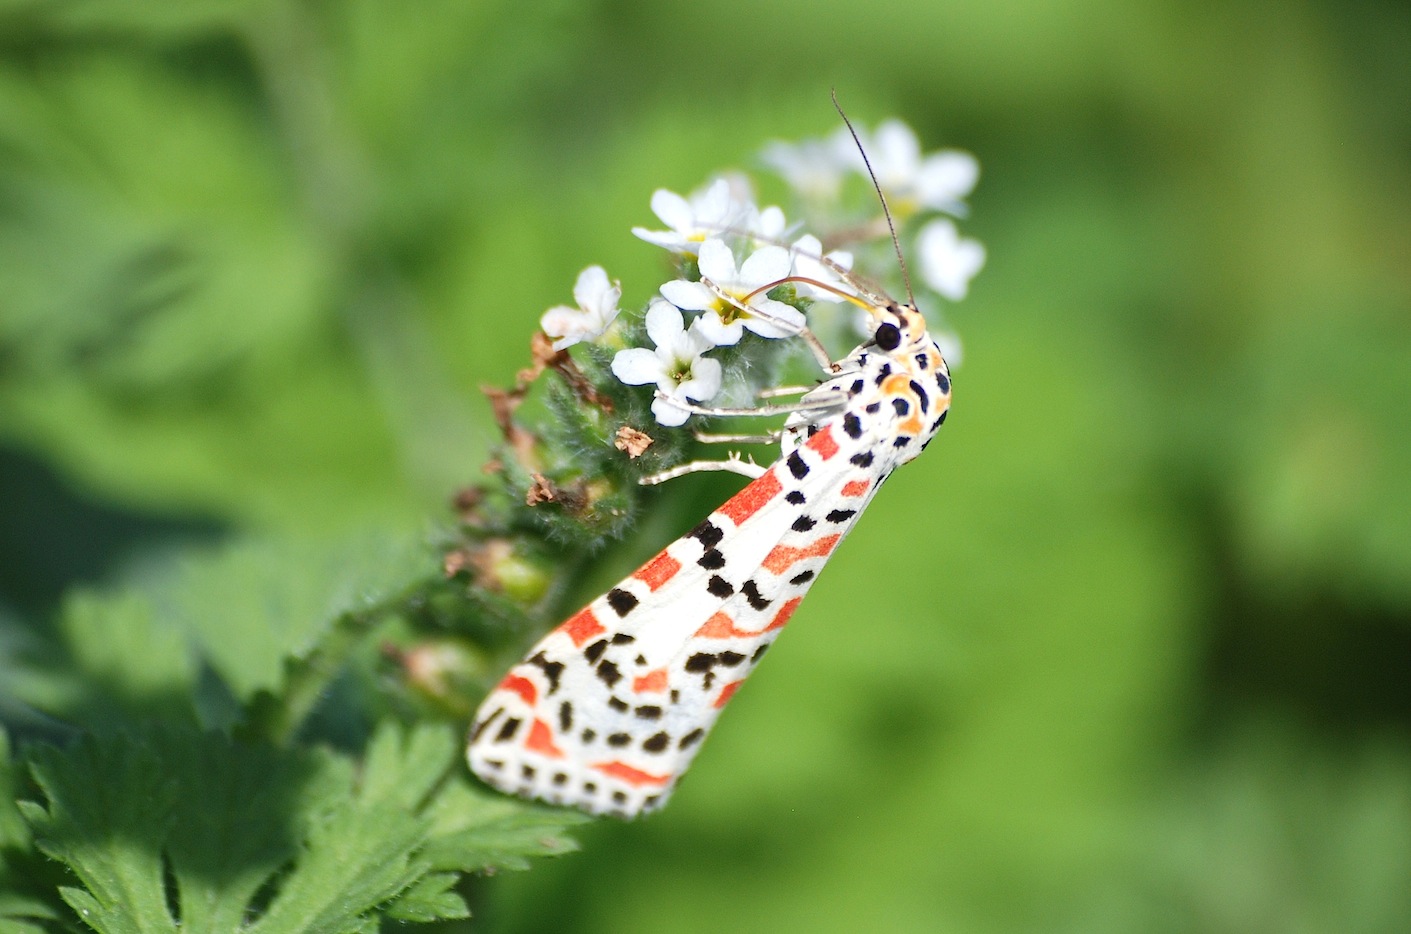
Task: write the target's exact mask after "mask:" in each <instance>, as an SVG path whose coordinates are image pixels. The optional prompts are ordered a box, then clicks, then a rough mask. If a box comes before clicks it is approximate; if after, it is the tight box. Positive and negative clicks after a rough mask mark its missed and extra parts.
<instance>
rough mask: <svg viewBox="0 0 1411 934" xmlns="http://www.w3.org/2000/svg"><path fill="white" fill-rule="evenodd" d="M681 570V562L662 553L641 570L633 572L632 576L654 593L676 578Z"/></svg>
mask: <svg viewBox="0 0 1411 934" xmlns="http://www.w3.org/2000/svg"><path fill="white" fill-rule="evenodd" d="M679 570H681V562H680V561H677V560H676V559H675V558H673V557H671V555H669V554H667V553H666V552H664V551H663V552H662V553H661V554H659V555H657V556H656V557H655V558H653V559H652V560H650V561H648V562H647V563H646V564H644V565H642V566H641V567H640V568H638V569H637V570H635V571H633V572H632V576H633V577H635V578H637V580H639V581H642V582H643V583H645V584H646V585H647V586H648V587H649V588H651V590H652V591H653V592H655V591H656V590H657V589H659V588H660V587H661V585H662V584H665V583H666V582H667V581H669V580H671V578H673V577H675V576H676V572H677V571H679Z"/></svg>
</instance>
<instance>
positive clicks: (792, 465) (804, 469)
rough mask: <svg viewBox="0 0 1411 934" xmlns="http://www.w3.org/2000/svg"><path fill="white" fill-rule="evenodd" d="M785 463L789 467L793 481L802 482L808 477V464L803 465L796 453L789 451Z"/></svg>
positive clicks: (801, 459) (802, 460)
mask: <svg viewBox="0 0 1411 934" xmlns="http://www.w3.org/2000/svg"><path fill="white" fill-rule="evenodd" d="M785 463H787V464H788V465H789V473H791V474H793V475H794V478H795V479H797V480H802V479H803V478H804V477H806V476H807V475H808V464H805V463H804V459H803V458H802V457H800V456H799V452H798V451H790V452H789V457H788V459H787V460H786V461H785Z"/></svg>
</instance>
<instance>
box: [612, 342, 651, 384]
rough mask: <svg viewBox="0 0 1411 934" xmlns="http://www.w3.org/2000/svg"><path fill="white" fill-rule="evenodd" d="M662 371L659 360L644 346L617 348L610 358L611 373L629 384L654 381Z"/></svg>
mask: <svg viewBox="0 0 1411 934" xmlns="http://www.w3.org/2000/svg"><path fill="white" fill-rule="evenodd" d="M662 371H663V367H662V365H661V360H660V359H659V358H658V357H657V355H656V354H655V353H654V352H653V351H650V350H647V349H646V348H645V347H629V348H628V349H626V350H619V351H618V352H617V355H616V356H615V357H613V358H612V375H613V376H616V377H617V378H618V379H620V380H621V381H622V382H624V383H626V384H627V385H629V386H641V385H643V384H644V383H655V382H656V381H657V379H658V378H659V377H660V376H661V374H662Z"/></svg>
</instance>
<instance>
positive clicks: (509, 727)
mask: <svg viewBox="0 0 1411 934" xmlns="http://www.w3.org/2000/svg"><path fill="white" fill-rule="evenodd" d="M523 722H524V721H523V720H521V719H519V718H518V717H510V718H509V719H508V720H506V721H505V722H504V723H503V724H501V725H500V732H498V733H496V734H495V742H497V743H503V742H504V741H505V740H508V739H512V738H514V734H515V731H516V730H518V729H519V725H520V724H521V723H523Z"/></svg>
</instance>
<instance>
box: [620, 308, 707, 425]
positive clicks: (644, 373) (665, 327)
mask: <svg viewBox="0 0 1411 934" xmlns="http://www.w3.org/2000/svg"><path fill="white" fill-rule="evenodd" d="M699 323H700V322H699V321H695V322H692V325H691V327H690V328H689V329H688V328H686V327H685V324H684V321H683V319H682V317H681V312H680V311H679V310H677V309H676V307H675V306H673V305H672V304H671V303H670V302H667V301H663V300H662V299H659V298H654V299H652V302H651V305H650V306H648V308H647V335H648V336H649V337H651V339H652V343H654V344H656V349H655V350H647V349H646V348H645V347H632V348H630V349H628V350H619V351H618V352H617V356H615V357H613V358H612V373H613V375H614V376H616V377H617V378H618V379H620V380H622V381H623V382H624V383H627V384H629V385H632V386H640V385H643V384H645V383H656V384H657V389H659V390H661V392H662V393H663V394H664V395H666V396H669V397H670V398H672V399H678V400H686V399H694V400H696V401H697V402H703V401H705V400H707V399H709V398H711V397H712V396H714V395H715V394H716V393H717V392H719V391H720V362H719V361H718V360H711V359H709V358H707V357H703V356H701V355H702V354H704V353H705V352H706V351H707V350H710V349H711V348H712V347H714V346H715V345H714V344H712V343H711V342H710V340H709V339H707V338H706V337H705V336H704V335H702V334H701V333H700V331H699V330H698V329H697V327H696V325H697V324H699ZM652 414H653V415H655V416H656V420H657V421H658V422H660V423H661V424H663V425H672V426H674V425H683V424H685V422H686V419H687V418H689V417H690V413H689V412H686V411H685V410H684V409H682V408H680V407H679V406H676V405H672V404H671V403H670V402H668V401H667V400H665V399H662V398H659V397H658V398H657V399H655V400H653V401H652Z"/></svg>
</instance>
